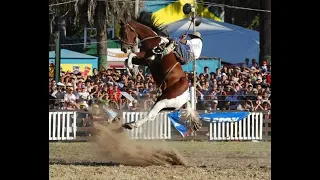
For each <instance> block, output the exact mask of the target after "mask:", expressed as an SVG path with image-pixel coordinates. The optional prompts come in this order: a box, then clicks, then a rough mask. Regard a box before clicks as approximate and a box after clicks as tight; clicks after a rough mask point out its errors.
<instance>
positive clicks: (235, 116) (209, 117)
mask: <svg viewBox="0 0 320 180" xmlns="http://www.w3.org/2000/svg"><path fill="white" fill-rule="evenodd" d="M249 115H250V112H248V111H239V112H212V113H203V114H199V117H200V119H201V120H203V121H207V122H237V121H241V120H243V119H244V118H246V117H248V116H249Z"/></svg>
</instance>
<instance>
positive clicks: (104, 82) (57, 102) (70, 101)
mask: <svg viewBox="0 0 320 180" xmlns="http://www.w3.org/2000/svg"><path fill="white" fill-rule="evenodd" d="M49 66H50V65H49ZM51 67H52V65H51ZM49 69H50V67H49ZM51 70H52V68H51ZM185 73H186V76H187V78H188V79H189V84H190V85H192V81H193V80H192V78H193V72H185ZM196 82H197V88H196V89H197V90H196V91H197V110H209V111H217V110H221V111H228V110H237V111H242V110H247V111H260V110H270V109H271V63H270V64H267V62H263V66H260V67H259V65H258V63H257V61H256V60H255V59H252V60H251V63H250V62H249V59H246V60H245V63H244V64H241V65H224V66H222V67H221V68H218V69H210V67H205V68H204V73H200V74H197V81H196ZM123 92H126V93H127V94H129V95H131V96H132V97H133V98H134V100H132V99H131V100H132V101H130V100H129V99H130V98H127V97H128V96H127V97H126V93H124V94H123ZM159 95H160V92H159V91H158V90H157V88H156V85H155V82H154V80H153V78H152V75H151V74H150V73H148V72H143V71H142V70H140V72H139V74H138V75H137V78H136V79H133V78H131V77H129V75H128V74H127V73H126V72H125V70H116V69H107V70H102V71H100V72H98V70H97V69H93V75H92V76H87V77H85V76H83V75H82V74H81V73H80V72H78V73H77V72H69V71H67V72H63V71H62V72H61V80H60V82H56V81H55V80H54V79H53V73H52V71H50V70H49V108H51V109H68V110H74V109H86V108H88V107H89V106H91V105H92V104H97V103H101V104H103V105H105V106H108V107H111V108H115V109H121V110H126V111H144V110H149V109H150V108H151V107H152V105H153V104H154V102H155V101H156V99H157V97H158V96H159Z"/></svg>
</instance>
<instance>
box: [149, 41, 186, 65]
mask: <svg viewBox="0 0 320 180" xmlns="http://www.w3.org/2000/svg"><path fill="white" fill-rule="evenodd" d="M172 44H173V46H174V49H173V50H171V48H169V46H171V45H172ZM176 47H177V44H176V43H175V42H174V41H172V40H169V42H166V43H163V44H160V45H158V46H156V47H154V48H153V50H152V52H153V53H154V54H155V55H162V56H164V55H167V54H169V53H171V52H172V53H173V54H174V55H175V57H176V59H177V61H178V62H180V63H181V64H182V65H184V64H186V61H185V59H184V58H183V57H182V56H181V55H180V54H179V53H178V52H177V51H176V49H177V48H176ZM168 48H169V49H170V50H169V51H168Z"/></svg>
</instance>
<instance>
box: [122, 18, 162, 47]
mask: <svg viewBox="0 0 320 180" xmlns="http://www.w3.org/2000/svg"><path fill="white" fill-rule="evenodd" d="M124 26H128V27H129V28H130V29H131V30H132V31H133V32H134V33H135V34H136V38H135V41H134V42H133V43H130V42H127V41H124V40H122V39H121V38H120V37H119V40H120V41H121V42H123V43H124V44H127V45H129V46H130V47H131V48H132V47H135V46H136V45H137V44H138V40H139V38H138V34H137V32H136V30H135V29H134V28H133V27H132V26H131V25H130V24H128V23H127V24H125V25H124ZM155 34H156V33H155ZM158 37H159V38H160V36H158V35H156V36H151V37H146V38H144V39H142V40H140V43H142V42H143V41H146V40H149V39H154V38H158Z"/></svg>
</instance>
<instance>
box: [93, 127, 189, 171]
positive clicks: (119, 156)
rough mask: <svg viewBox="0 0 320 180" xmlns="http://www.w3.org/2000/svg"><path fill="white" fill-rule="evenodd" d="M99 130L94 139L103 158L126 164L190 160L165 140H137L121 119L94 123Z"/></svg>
mask: <svg viewBox="0 0 320 180" xmlns="http://www.w3.org/2000/svg"><path fill="white" fill-rule="evenodd" d="M93 125H94V127H95V129H96V133H95V135H94V136H93V141H92V142H91V145H92V146H91V147H92V150H94V151H95V152H96V153H97V154H98V156H99V159H100V160H103V161H113V162H116V163H119V164H122V165H126V166H152V165H162V166H170V165H183V166H186V165H187V161H186V159H185V158H184V157H183V156H182V155H181V154H180V153H179V152H178V151H177V150H175V149H174V148H172V147H169V146H168V145H167V144H166V142H165V141H143V140H134V139H132V138H130V137H129V136H128V133H127V131H129V130H124V129H123V128H122V127H121V125H120V124H119V122H116V123H111V124H109V125H107V126H106V125H101V124H97V123H94V124H93Z"/></svg>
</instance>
